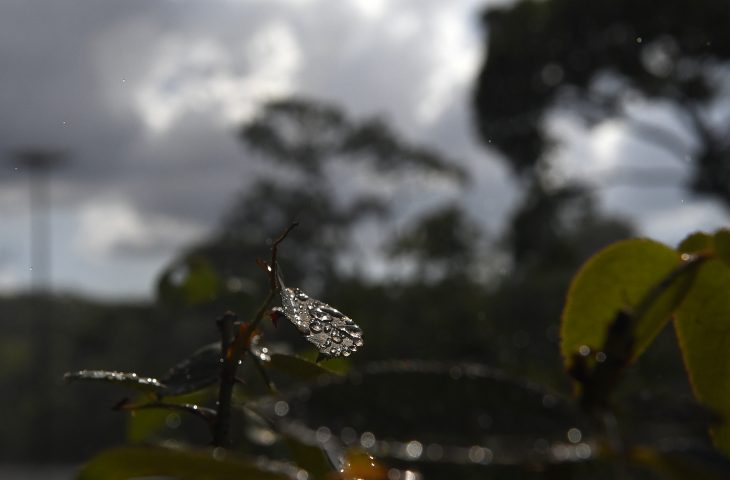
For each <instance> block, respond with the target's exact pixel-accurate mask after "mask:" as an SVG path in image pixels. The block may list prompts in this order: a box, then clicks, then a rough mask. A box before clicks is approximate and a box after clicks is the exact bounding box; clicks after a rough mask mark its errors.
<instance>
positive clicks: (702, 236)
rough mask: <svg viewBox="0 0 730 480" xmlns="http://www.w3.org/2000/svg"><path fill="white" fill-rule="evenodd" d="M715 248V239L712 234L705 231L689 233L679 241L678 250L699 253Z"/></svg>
mask: <svg viewBox="0 0 730 480" xmlns="http://www.w3.org/2000/svg"><path fill="white" fill-rule="evenodd" d="M713 248H714V241H713V238H712V235H710V234H708V233H705V232H695V233H693V234H691V235H688V236H687V237H686V238H685V239H684V240H682V241H681V242H680V243H679V246H678V247H677V251H679V252H680V253H699V252H705V251H712V250H713Z"/></svg>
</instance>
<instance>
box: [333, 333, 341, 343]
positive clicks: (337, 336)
mask: <svg viewBox="0 0 730 480" xmlns="http://www.w3.org/2000/svg"><path fill="white" fill-rule="evenodd" d="M332 341H333V342H335V343H342V337H341V336H340V334H339V333H337V332H335V333H333V334H332Z"/></svg>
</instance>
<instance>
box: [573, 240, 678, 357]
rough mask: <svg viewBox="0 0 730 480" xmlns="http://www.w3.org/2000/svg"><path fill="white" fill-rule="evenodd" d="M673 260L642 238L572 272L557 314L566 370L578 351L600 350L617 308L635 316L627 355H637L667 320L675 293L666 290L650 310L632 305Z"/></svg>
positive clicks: (674, 264) (668, 252)
mask: <svg viewBox="0 0 730 480" xmlns="http://www.w3.org/2000/svg"><path fill="white" fill-rule="evenodd" d="M679 262H680V259H679V254H678V253H677V252H675V251H674V250H672V249H671V248H669V247H666V246H664V245H662V244H660V243H657V242H654V241H651V240H643V239H638V240H626V241H623V242H618V243H615V244H613V245H611V246H610V247H607V248H606V249H604V250H602V251H601V252H600V253H598V254H597V255H595V256H594V257H592V258H591V259H590V260H588V261H587V262H586V263H585V264H584V265H583V267H582V268H581V270H580V271H579V272H578V273H577V274H576V276H575V278H574V280H573V283H572V285H571V287H570V290H569V292H568V297H567V299H566V303H565V308H564V310H563V320H562V325H561V339H562V342H561V352H562V354H563V359H564V360H565V363H566V366H567V367H568V368H570V367H572V362H573V359H574V358H575V355H576V354H578V355H580V354H581V349H583V352H586V350H585V348H586V347H588V348H589V349H590V351H594V352H595V351H600V350H602V348H603V346H604V344H605V342H606V337H607V333H608V329H609V327H610V325H611V323H612V322H613V321H614V319H615V318H616V314H617V313H618V312H620V311H622V310H624V311H630V312H634V314H635V318H634V320H633V324H632V328H631V332H630V333H629V335H631V336H632V338H633V340H634V345H633V348H632V354H631V357H632V358H636V357H637V356H638V355H640V354H641V352H643V351H644V349H646V347H647V346H648V345H649V344H650V343H651V341H652V340H653V339H654V337H655V336H656V335H657V333H659V330H660V329H661V328H662V327H663V326H664V324H665V322H666V321H667V320H668V319H669V317H670V315H671V313H672V311H673V310H674V309H675V308H676V306H677V301H678V300H679V298H680V297H681V295H680V294H681V291H677V288H678V287H676V286H674V287H673V288H668V289H666V290H665V291H664V292H662V293H660V294H659V295H658V297H657V298H656V299H652V300H654V301H652V302H651V306H647V307H643V306H642V307H641V308H640V309H638V308H637V307H640V306H641V304H642V302H643V300H644V299H645V298H646V297H647V296H648V295H649V294H650V291H651V289H652V287H654V286H655V285H657V284H658V283H659V282H660V281H661V280H662V279H663V278H664V277H665V276H666V275H667V274H669V272H671V271H672V270H673V269H674V268H676V267H677V266H678V265H679ZM680 290H681V289H680ZM585 355H587V353H585Z"/></svg>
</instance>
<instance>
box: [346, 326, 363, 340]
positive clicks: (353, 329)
mask: <svg viewBox="0 0 730 480" xmlns="http://www.w3.org/2000/svg"><path fill="white" fill-rule="evenodd" d="M343 332H344V333H345V335H350V336H353V337H362V328H360V327H358V326H357V325H345V328H344V329H343Z"/></svg>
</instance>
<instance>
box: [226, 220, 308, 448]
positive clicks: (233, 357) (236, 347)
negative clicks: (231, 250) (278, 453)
mask: <svg viewBox="0 0 730 480" xmlns="http://www.w3.org/2000/svg"><path fill="white" fill-rule="evenodd" d="M297 225H298V223H296V222H294V223H292V224H291V225H289V227H288V228H287V229H286V230H285V231H284V233H282V234H281V235H279V237H278V238H277V239H276V240H274V243H273V244H272V245H271V264H270V265H268V267H267V271H266V273H267V275H268V277H269V293H268V294H267V295H266V298H265V299H264V302H263V303H262V304H261V306H260V307H259V309H258V311H257V312H256V315H255V316H254V318H253V320H252V321H251V325H250V327H249V328H247V329H246V330H245V332H244V333H243V335H242V336H240V337H239V335H241V331H239V332H238V333H237V334H236V336H235V337H236V338H234V335H233V327H234V325H235V323H236V321H237V320H238V317H237V316H236V314H235V313H233V312H226V313H225V314H223V316H222V317H221V318H220V319H219V320H218V329H219V330H220V334H221V359H222V360H223V366H222V368H221V378H220V386H219V389H218V405H217V409H216V419H215V422H214V423H213V445H214V446H216V447H228V446H230V444H231V407H232V402H231V400H232V397H233V385H234V384H235V383H236V369H237V368H238V363H239V361H240V360H241V358H243V355H244V353H246V351H248V348H249V345H250V344H251V343H250V341H251V337H252V336H253V334H254V332H255V331H256V328H257V327H258V326H259V324H260V323H261V320H262V319H263V318H264V315H265V314H266V310H267V309H268V308H269V304H270V303H271V302H272V301H273V300H274V297H275V296H276V294H277V293H278V291H279V281H278V274H277V265H276V254H277V249H278V247H279V244H280V243H281V242H283V241H284V239H285V238H286V236H287V235H288V234H289V232H291V231H292V230H293V229H294V227H296V226H297ZM239 340H240V341H239ZM241 345H242V346H243V347H241ZM229 350H230V351H229ZM263 373H264V375H265V372H263ZM265 378H266V377H265ZM267 384H268V385H269V388H271V387H272V385H271V382H269V381H267Z"/></svg>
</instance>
